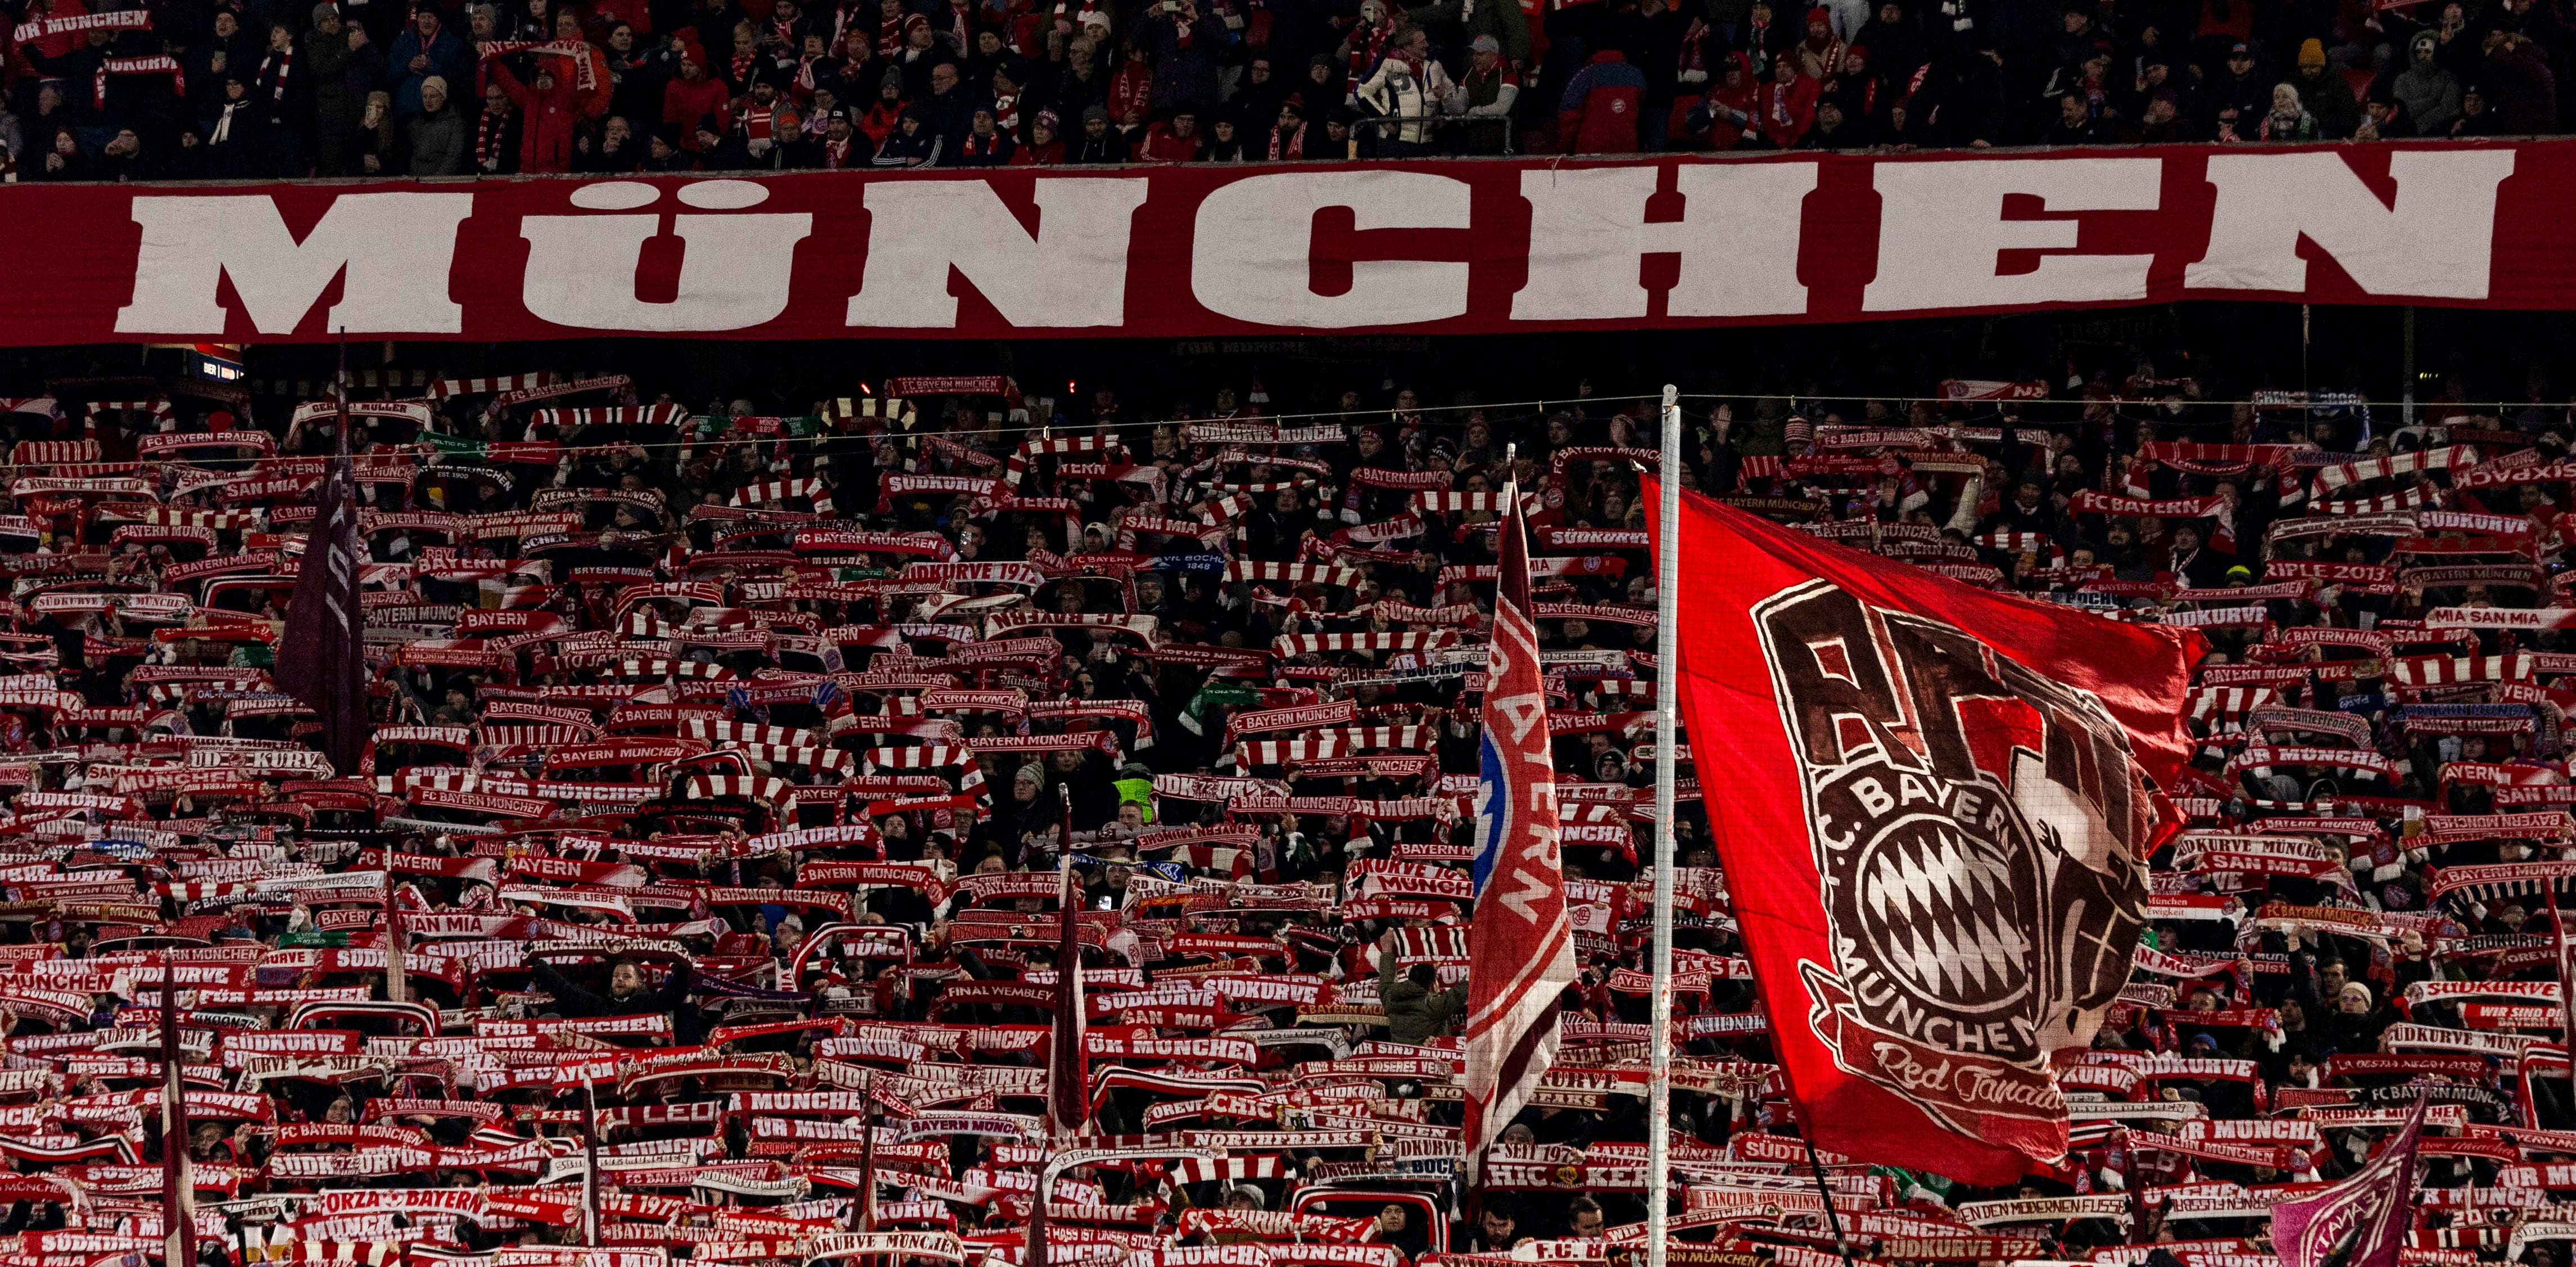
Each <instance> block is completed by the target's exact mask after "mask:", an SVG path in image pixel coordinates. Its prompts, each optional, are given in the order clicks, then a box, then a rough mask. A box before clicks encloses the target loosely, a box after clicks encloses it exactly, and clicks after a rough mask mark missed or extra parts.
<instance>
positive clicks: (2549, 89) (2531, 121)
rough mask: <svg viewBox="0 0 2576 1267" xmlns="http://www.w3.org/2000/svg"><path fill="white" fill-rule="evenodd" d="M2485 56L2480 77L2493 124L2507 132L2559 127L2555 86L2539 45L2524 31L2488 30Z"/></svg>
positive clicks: (2540, 131) (2536, 133) (2522, 133)
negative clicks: (2483, 68)
mask: <svg viewBox="0 0 2576 1267" xmlns="http://www.w3.org/2000/svg"><path fill="white" fill-rule="evenodd" d="M2484 44H2485V47H2486V50H2487V60H2486V67H2485V70H2484V72H2483V73H2482V75H2481V78H2480V80H2479V83H2480V86H2481V87H2483V88H2485V89H2486V90H2487V93H2488V97H2489V100H2488V105H2489V108H2490V109H2491V110H2492V111H2493V112H2494V114H2495V116H2496V122H2495V124H2494V126H2495V127H2496V128H2498V129H2499V130H2500V131H2501V134H2503V135H2507V136H2545V135H2548V134H2550V133H2553V132H2556V131H2557V130H2558V86H2557V79H2556V77H2555V76H2553V75H2552V74H2551V73H2550V69H2549V63H2548V62H2547V61H2546V60H2544V59H2543V58H2542V56H2541V54H2540V50H2539V46H2538V45H2536V44H2534V43H2532V41H2531V38H2530V37H2529V36H2526V35H2518V34H2515V33H2512V32H2510V31H2505V30H2502V29H2498V28H2490V29H2489V30H2488V31H2487V34H2486V37H2485V40H2484Z"/></svg>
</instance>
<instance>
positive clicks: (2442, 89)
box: [2388, 31, 2460, 136]
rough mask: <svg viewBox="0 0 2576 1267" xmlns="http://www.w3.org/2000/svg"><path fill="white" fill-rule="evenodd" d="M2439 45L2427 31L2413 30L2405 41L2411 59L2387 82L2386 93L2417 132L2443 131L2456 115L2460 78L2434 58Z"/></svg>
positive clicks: (2436, 38)
mask: <svg viewBox="0 0 2576 1267" xmlns="http://www.w3.org/2000/svg"><path fill="white" fill-rule="evenodd" d="M2440 47H2441V40H2440V39H2439V38H2438V37H2436V36H2435V35H2434V34H2433V33H2432V32H2431V31H2419V32H2417V33H2416V35H2415V38H2414V40H2413V41H2412V42H2411V43H2410V44H2409V45H2408V50H2409V56H2410V58H2411V60H2410V61H2409V62H2408V64H2407V66H2406V69H2404V70H2401V71H2399V72H2397V78H2396V79H2395V80H2393V81H2391V82H2390V84H2389V86H2388V95H2389V96H2391V97H2394V98H2395V99H2396V101H2397V104H2398V106H2399V107H2401V108H2402V109H2404V110H2405V112H2406V118H2407V119H2408V120H2409V121H2410V122H2412V123H2413V124H2414V125H2415V134H2416V135H2417V136H2442V135H2445V134H2447V133H2449V132H2450V130H2451V121H2452V120H2453V119H2457V118H2459V117H2460V80H2459V77H2458V76H2456V75H2453V74H2452V73H2451V72H2450V71H2448V70H2445V69H2443V68H2442V64H2441V63H2440V62H2438V61H2436V60H2434V58H2433V54H2434V53H2435V52H2437V51H2438V50H2439V49H2440Z"/></svg>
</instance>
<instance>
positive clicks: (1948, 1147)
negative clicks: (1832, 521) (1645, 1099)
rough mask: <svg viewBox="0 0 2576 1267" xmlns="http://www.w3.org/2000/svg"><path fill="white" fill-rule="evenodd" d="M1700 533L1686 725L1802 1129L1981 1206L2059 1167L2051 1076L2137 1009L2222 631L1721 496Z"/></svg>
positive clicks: (2059, 1097) (1678, 547)
mask: <svg viewBox="0 0 2576 1267" xmlns="http://www.w3.org/2000/svg"><path fill="white" fill-rule="evenodd" d="M1656 492H1657V490H1656V488H1655V484H1654V481H1652V480H1648V481H1646V482H1645V492H1644V494H1643V495H1644V496H1645V497H1648V498H1651V497H1654V496H1655V495H1656ZM1679 527H1680V535H1679V538H1678V539H1677V540H1665V539H1664V537H1663V534H1662V532H1661V530H1660V528H1657V529H1655V538H1654V540H1655V550H1656V551H1657V553H1658V555H1660V554H1661V552H1662V551H1665V550H1674V551H1677V552H1678V554H1679V556H1680V557H1679V562H1680V564H1681V577H1682V584H1681V585H1679V586H1678V587H1676V591H1675V593H1674V595H1673V598H1672V601H1673V603H1674V604H1675V606H1676V607H1677V608H1678V613H1677V614H1678V616H1679V621H1678V624H1679V628H1680V634H1681V636H1680V638H1679V640H1678V645H1676V646H1675V647H1673V648H1671V651H1672V653H1673V657H1674V658H1673V666H1672V667H1673V671H1674V672H1675V673H1676V674H1677V676H1678V684H1679V686H1680V692H1679V693H1680V696H1681V705H1682V721H1683V723H1684V724H1685V725H1686V726H1688V727H1689V734H1690V755H1691V758H1692V760H1693V762H1694V763H1695V768H1696V769H1697V770H1699V771H1700V772H1701V782H1700V794H1701V799H1702V800H1703V802H1705V804H1706V807H1707V810H1708V821H1709V831H1710V836H1711V838H1712V840H1713V842H1714V843H1715V844H1716V846H1717V853H1718V860H1719V862H1720V864H1721V865H1722V866H1723V867H1724V868H1725V871H1726V885H1727V890H1728V900H1729V905H1730V906H1731V908H1732V914H1733V915H1734V916H1735V918H1736V920H1737V922H1738V924H1739V926H1740V927H1741V929H1742V936H1743V940H1744V947H1745V955H1746V957H1747V958H1748V959H1750V960H1751V961H1752V965H1753V975H1754V979H1755V981H1756V982H1757V983H1758V984H1759V985H1760V987H1761V990H1762V996H1763V998H1764V1000H1765V1001H1766V1003H1767V1005H1768V1011H1769V1013H1770V1017H1771V1025H1772V1031H1773V1032H1772V1039H1773V1044H1774V1049H1775V1050H1776V1051H1777V1052H1778V1053H1779V1063H1780V1067H1781V1069H1782V1071H1783V1072H1784V1073H1785V1074H1786V1075H1787V1079H1788V1083H1789V1091H1790V1094H1791V1095H1792V1097H1793V1098H1794V1099H1795V1101H1796V1104H1797V1107H1798V1110H1799V1121H1800V1123H1801V1125H1802V1128H1803V1129H1804V1130H1805V1132H1806V1133H1807V1135H1808V1138H1809V1139H1810V1141H1811V1142H1813V1143H1814V1144H1815V1145H1816V1146H1817V1147H1818V1148H1824V1149H1831V1150H1833V1151H1835V1152H1838V1153H1843V1154H1845V1155H1847V1156H1850V1157H1851V1158H1852V1159H1853V1160H1855V1161H1860V1162H1869V1163H1877V1164H1881V1165H1889V1166H1902V1167H1906V1168H1908V1169H1913V1170H1926V1171H1930V1172H1932V1173H1934V1174H1939V1175H1944V1176H1947V1177H1949V1178H1952V1179H1955V1180H1959V1181H1961V1182H1964V1183H1973V1184H1982V1185H1996V1184H2006V1183H2011V1182H2013V1181H2014V1180H2016V1179H2019V1178H2020V1177H2021V1176H2022V1174H2023V1173H2024V1171H2025V1169H2026V1168H2027V1167H2028V1166H2029V1164H2030V1163H2032V1162H2034V1161H2036V1162H2043V1163H2053V1162H2055V1161H2057V1159H2059V1158H2060V1157H2063V1156H2064V1155H2065V1153H2066V1149H2067V1145H2068V1141H2069V1139H2070V1126H2069V1121H2070V1116H2071V1115H2070V1112H2069V1110H2068V1108H2067V1104H2066V1098H2065V1096H2064V1094H2063V1093H2062V1092H2061V1091H2060V1089H2059V1086H2058V1081H2057V1076H2056V1071H2055V1065H2056V1062H2055V1061H2054V1059H2053V1057H2054V1055H2055V1054H2056V1053H2058V1052H2061V1051H2065V1050H2067V1049H2070V1048H2071V1049H2075V1050H2081V1049H2083V1048H2085V1047H2087V1046H2089V1045H2090V1044H2091V1042H2092V1040H2093V1036H2094V1034H2095V1033H2096V1032H2097V1031H2098V1030H2099V1029H2100V1028H2101V1025H2102V1023H2103V1020H2104V1018H2105V1016H2106V1015H2107V1014H2108V1013H2109V1011H2110V1009H2111V1007H2112V1005H2113V1004H2114V1003H2115V1002H2116V1001H2117V999H2118V997H2119V993H2120V990H2121V989H2122V987H2124V986H2126V985H2127V984H2128V981H2129V968H2130V963H2131V961H2132V959H2133V958H2134V957H2135V955H2136V951H2137V945H2138V936H2139V931H2140V930H2141V929H2143V928H2144V927H2146V924H2147V917H2148V904H2147V898H2148V893H2147V879H2146V873H2147V859H2148V858H2149V857H2150V856H2151V855H2152V854H2153V853H2154V852H2155V850H2156V849H2157V847H2158V846H2159V845H2160V844H2161V843H2162V842H2163V840H2164V839H2165V838H2166V837H2167V836H2169V835H2170V834H2171V833H2172V831H2173V830H2174V828H2175V826H2176V823H2175V822H2174V818H2173V816H2172V815H2171V814H2169V813H2166V812H2164V811H2163V810H2162V809H2161V798H2159V797H2158V796H2157V795H2156V794H2155V792H2156V789H2157V788H2160V787H2172V786H2174V785H2175V779H2176V777H2177V772H2178V771H2179V770H2181V769H2183V768H2184V767H2185V765H2186V763H2187V761H2188V760H2189V754H2190V751H2191V743H2190V732H2189V731H2188V730H2186V729H2185V728H2184V726H2183V724H2182V718H2183V715H2184V708H2183V694H2184V691H2185V689H2186V687H2187V686H2188V684H2189V682H2190V675H2191V666H2192V665H2193V664H2194V663H2195V662H2197V661H2198V660H2199V659H2200V656H2201V653H2202V649H2203V645H2204V644H2203V643H2202V642H2201V640H2200V637H2199V635H2198V634H2196V633H2195V632H2193V631H2191V630H2188V629H2180V630H2176V629H2165V628H2160V627H2156V626H2151V625H2135V624H2124V623H2121V622H2116V621H2110V620H2105V619H2103V618H2101V617H2099V616H2095V615H2092V614H2091V613H2088V612H2084V611H2079V610H2077V609H2075V608H2072V607H2064V606H2057V605H2053V604H2048V603H2041V602H2034V601H2031V600H2028V599H2024V598H2020V597H2017V596H2011V595H2003V594H1996V593H1991V592H1989V591H1986V590H1981V589H1974V588H1971V587H1969V586H1966V585H1962V584H1960V583H1958V582H1956V581H1952V580H1949V579H1946V578H1943V577H1938V576H1926V575H1925V574H1924V573H1923V572H1922V571H1921V570H1919V569H1917V568H1915V567H1913V566H1911V565H1909V564H1904V563H1899V562H1896V561H1894V560H1890V559H1883V558H1879V557H1876V556H1874V555H1869V554H1863V553H1861V552H1859V551H1855V550H1851V549H1847V548H1845V547H1842V546H1839V545H1835V544H1833V543H1831V542H1828V541H1824V540H1820V539H1819V538H1817V537H1815V536H1812V535H1809V534H1807V533H1804V532H1800V531H1798V530H1796V529H1794V528H1790V527H1786V526H1783V525H1781V524H1776V523H1772V522H1770V521H1768V520H1765V519H1762V518H1760V517H1757V516H1754V515H1751V514H1747V513H1745V512H1744V511H1742V510H1739V509H1736V508H1734V507H1731V506H1727V505H1723V504H1720V503H1718V502H1714V501H1711V500H1709V499H1707V498H1704V497H1700V496H1698V495H1696V494H1688V493H1686V494H1684V495H1683V498H1682V513H1681V516H1680V525H1679ZM1658 650H1659V651H1660V650H1663V649H1662V648H1658Z"/></svg>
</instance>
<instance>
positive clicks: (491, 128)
mask: <svg viewBox="0 0 2576 1267" xmlns="http://www.w3.org/2000/svg"><path fill="white" fill-rule="evenodd" d="M508 121H509V116H508V115H505V114H494V113H492V112H491V111H489V110H486V111H484V112H482V113H481V114H478V115H475V116H474V165H475V167H476V168H478V169H480V170H482V171H487V172H489V171H498V170H499V169H500V165H501V158H502V154H501V133H502V131H503V130H504V125H505V124H506V123H508Z"/></svg>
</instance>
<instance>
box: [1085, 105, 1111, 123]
mask: <svg viewBox="0 0 2576 1267" xmlns="http://www.w3.org/2000/svg"><path fill="white" fill-rule="evenodd" d="M1093 119H1098V120H1100V121H1101V122H1103V123H1107V122H1109V107H1107V106H1104V105H1102V104H1100V103H1099V102H1097V101H1095V102H1092V103H1091V104H1090V105H1087V106H1084V107H1083V108H1082V121H1083V122H1084V123H1089V122H1091V121H1092V120H1093Z"/></svg>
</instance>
